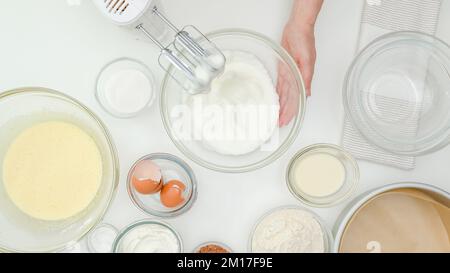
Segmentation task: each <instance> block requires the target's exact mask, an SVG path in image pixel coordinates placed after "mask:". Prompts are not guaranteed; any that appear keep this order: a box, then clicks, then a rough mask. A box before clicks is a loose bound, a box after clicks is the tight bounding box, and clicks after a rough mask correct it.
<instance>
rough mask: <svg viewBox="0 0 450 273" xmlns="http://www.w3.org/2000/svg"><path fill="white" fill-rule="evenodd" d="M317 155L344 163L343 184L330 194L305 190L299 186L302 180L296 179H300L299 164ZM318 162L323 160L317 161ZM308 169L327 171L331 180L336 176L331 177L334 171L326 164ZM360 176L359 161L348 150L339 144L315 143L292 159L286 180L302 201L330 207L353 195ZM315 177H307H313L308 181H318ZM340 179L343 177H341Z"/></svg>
mask: <svg viewBox="0 0 450 273" xmlns="http://www.w3.org/2000/svg"><path fill="white" fill-rule="evenodd" d="M315 155H326V156H330V158H333V159H335V160H337V163H340V165H342V169H343V178H342V184H340V185H339V188H337V190H336V191H333V192H332V193H330V194H326V195H320V196H316V195H312V194H310V193H308V192H305V191H303V190H302V188H301V187H298V186H297V185H298V182H301V181H296V180H297V179H298V177H297V176H296V171H297V170H296V168H297V165H299V164H300V163H301V162H302V161H303V160H304V159H308V158H311V157H312V156H315ZM316 163H323V162H321V161H317V162H316ZM308 167H312V166H308ZM314 167H315V166H314ZM313 169H314V170H313ZM308 171H311V172H313V171H317V172H327V176H328V178H329V180H332V179H333V178H334V177H329V176H330V175H335V174H334V173H331V172H330V171H331V170H327V169H326V168H325V165H322V166H317V169H315V168H311V170H308ZM359 176H360V174H359V167H358V163H357V162H356V160H355V159H354V158H353V157H352V156H351V155H350V154H349V153H348V152H346V151H345V150H343V149H342V148H340V147H339V146H336V145H332V144H315V145H311V146H308V147H306V148H304V149H303V150H301V151H300V152H298V153H297V154H296V155H295V156H294V157H293V158H292V159H291V161H290V162H289V165H288V167H287V172H286V182H287V186H288V188H289V190H290V192H291V193H292V195H294V197H296V198H297V199H298V200H300V201H301V202H303V203H305V204H307V205H309V206H313V207H330V206H333V205H336V204H338V203H340V202H343V201H345V200H346V199H347V198H349V197H350V196H351V195H352V193H354V192H355V190H356V188H357V186H358V183H359ZM315 177H316V176H312V177H305V178H306V179H311V182H307V183H318V182H319V181H318V180H315V179H314V178H315ZM339 180H341V179H340V178H339ZM328 186H329V184H328ZM322 190H323V189H322Z"/></svg>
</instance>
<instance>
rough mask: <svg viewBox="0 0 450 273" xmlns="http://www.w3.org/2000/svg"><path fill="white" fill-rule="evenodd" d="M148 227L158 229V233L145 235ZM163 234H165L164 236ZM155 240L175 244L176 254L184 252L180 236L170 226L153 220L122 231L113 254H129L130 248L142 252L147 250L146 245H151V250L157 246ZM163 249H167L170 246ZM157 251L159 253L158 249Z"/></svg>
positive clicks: (147, 220)
mask: <svg viewBox="0 0 450 273" xmlns="http://www.w3.org/2000/svg"><path fill="white" fill-rule="evenodd" d="M146 227H149V228H150V229H151V228H157V229H158V231H157V233H154V234H153V233H151V232H150V233H148V234H145V233H146V231H145V228H146ZM163 232H164V234H162V233H163ZM158 233H159V234H158ZM132 236H133V237H132ZM172 239H173V240H172ZM153 240H161V242H162V243H164V242H166V243H169V242H170V243H175V244H176V251H175V252H174V253H182V252H183V241H182V240H181V237H180V234H179V233H178V232H177V231H176V230H175V229H174V228H173V227H171V226H170V225H169V224H167V223H164V222H162V221H158V220H151V219H146V220H140V221H137V222H135V223H133V224H131V225H129V226H127V227H126V228H124V229H123V230H122V231H120V233H119V235H118V236H117V238H116V240H115V241H114V244H113V247H112V252H113V253H128V250H129V248H133V249H134V250H136V249H138V248H140V249H141V250H142V249H145V245H146V244H149V245H150V248H154V247H155V246H154V242H152V241H153ZM127 243H130V244H127ZM161 247H162V248H165V247H168V246H161ZM155 250H156V251H158V248H157V247H156V249H155ZM159 250H161V249H159ZM138 252H139V251H138Z"/></svg>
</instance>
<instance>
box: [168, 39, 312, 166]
mask: <svg viewBox="0 0 450 273" xmlns="http://www.w3.org/2000/svg"><path fill="white" fill-rule="evenodd" d="M207 37H208V39H209V40H211V41H212V42H213V43H214V44H215V45H216V46H217V47H218V48H219V49H220V50H221V51H222V52H223V53H224V55H225V58H226V63H225V68H224V72H223V73H222V74H221V75H220V76H218V77H216V78H215V79H214V80H213V81H212V83H211V87H210V89H209V90H207V91H206V92H204V93H201V94H192V93H193V92H189V91H186V90H184V89H183V88H181V87H180V86H179V84H178V83H177V82H175V81H174V80H173V79H172V78H171V77H170V76H166V77H165V79H164V80H163V84H162V93H161V101H160V103H161V113H162V118H163V123H164V126H165V129H166V131H167V133H168V135H169V136H170V138H171V139H172V141H173V142H174V143H175V145H176V146H177V147H178V148H179V149H180V150H181V151H182V152H183V153H184V154H185V155H186V156H187V157H189V158H190V159H191V160H193V161H194V162H196V163H198V164H200V165H202V166H204V167H206V168H209V169H212V170H215V171H221V172H232V173H238V172H247V171H252V170H255V169H258V168H261V167H264V166H266V165H268V164H270V163H272V162H273V161H275V160H276V159H277V158H279V157H280V156H281V155H282V154H283V153H284V152H285V151H286V150H287V149H288V148H289V146H290V145H291V144H292V142H293V141H294V140H295V138H296V137H297V134H298V131H299V129H300V125H301V123H302V120H303V116H304V113H305V102H306V95H305V89H304V85H303V80H302V77H301V74H300V72H299V70H298V68H297V66H296V64H295V62H294V61H293V59H292V58H291V57H290V56H289V54H288V53H287V52H286V51H285V50H284V49H283V48H282V47H281V46H280V45H279V44H278V43H275V42H274V41H272V40H271V39H269V38H267V37H265V36H263V35H261V34H258V33H255V32H251V31H247V30H222V31H217V32H214V33H211V34H209V35H207ZM199 42H200V43H201V42H202V41H199ZM279 72H281V74H282V77H281V78H282V80H281V81H279V75H280V73H279ZM281 89H283V90H284V92H285V95H284V96H283V97H282V99H281V100H280V96H279V93H280V90H281ZM286 93H288V94H287V95H286ZM286 98H288V99H289V100H290V102H291V109H290V110H292V111H293V112H294V113H296V114H294V115H293V116H294V117H293V118H292V120H291V122H290V123H289V124H287V125H286V126H282V127H281V128H280V126H279V116H280V109H282V108H283V107H282V106H284V104H285V103H286V101H285V99H286Z"/></svg>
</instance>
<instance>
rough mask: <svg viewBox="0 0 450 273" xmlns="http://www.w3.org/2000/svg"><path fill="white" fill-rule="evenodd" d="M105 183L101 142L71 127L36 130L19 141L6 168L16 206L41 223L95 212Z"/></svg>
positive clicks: (53, 125) (56, 123)
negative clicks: (91, 206) (87, 210)
mask: <svg viewBox="0 0 450 273" xmlns="http://www.w3.org/2000/svg"><path fill="white" fill-rule="evenodd" d="M101 179H102V158H101V154H100V151H99V149H98V146H97V144H96V143H95V141H94V140H93V139H92V138H91V137H90V136H89V135H88V134H87V133H86V132H85V131H83V130H82V129H80V128H79V127H77V126H75V125H73V124H71V123H66V122H59V121H51V122H43V123H39V124H36V125H34V126H32V127H30V128H28V129H26V130H24V131H23V132H22V133H21V134H19V135H18V136H17V138H16V139H14V141H13V142H12V144H11V146H10V147H9V149H8V151H7V153H6V156H5V159H4V162H3V181H4V185H5V189H6V192H7V193H8V195H9V197H10V199H11V200H12V202H13V203H14V204H15V205H16V206H17V207H18V208H19V209H20V210H22V211H23V212H24V213H26V214H28V215H29V216H31V217H33V218H37V219H41V220H47V221H57V220H63V219H67V218H69V217H72V216H74V215H76V214H78V213H80V212H81V211H83V210H84V209H85V208H87V207H88V206H89V204H90V203H91V202H92V200H93V199H94V198H95V196H96V194H97V191H98V189H99V187H100V184H101Z"/></svg>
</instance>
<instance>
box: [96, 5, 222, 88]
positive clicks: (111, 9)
mask: <svg viewBox="0 0 450 273" xmlns="http://www.w3.org/2000/svg"><path fill="white" fill-rule="evenodd" d="M94 2H95V4H96V5H97V7H98V8H99V9H100V10H101V11H102V13H103V14H104V15H106V16H107V17H109V18H110V19H111V20H113V22H115V23H116V24H118V25H121V26H129V27H133V28H136V29H138V30H140V31H141V32H142V33H144V34H145V36H147V37H148V38H149V39H150V40H151V41H152V42H153V43H154V44H155V45H156V46H158V47H159V49H160V55H159V58H158V62H159V65H160V66H161V67H162V68H163V69H164V70H165V71H166V72H167V73H168V74H169V75H170V76H171V77H172V78H173V79H174V80H175V81H176V82H178V84H180V85H181V86H182V87H183V88H184V89H185V90H186V91H188V92H190V93H193V94H197V93H202V92H207V91H209V89H210V85H211V82H212V81H213V80H214V78H216V77H217V76H219V75H220V74H221V73H222V72H223V71H224V67H225V56H224V55H223V53H222V52H221V51H220V50H219V49H218V48H217V47H216V45H214V43H212V42H211V41H209V40H208V38H206V36H205V35H203V34H202V33H201V32H200V31H199V30H198V29H197V28H196V27H194V26H185V27H183V28H182V29H178V28H177V27H176V26H175V25H174V24H172V22H171V21H170V20H169V19H168V18H167V17H166V16H164V15H163V14H162V13H161V12H160V10H159V7H160V4H159V1H157V0H156V1H155V0H153V1H152V0H94ZM166 27H168V28H169V29H170V30H172V31H173V32H174V33H175V35H174V39H173V41H171V42H170V43H169V45H167V46H166V45H164V44H163V42H162V41H161V40H160V39H161V38H160V37H158V36H164V35H163V29H165V28H166Z"/></svg>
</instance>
